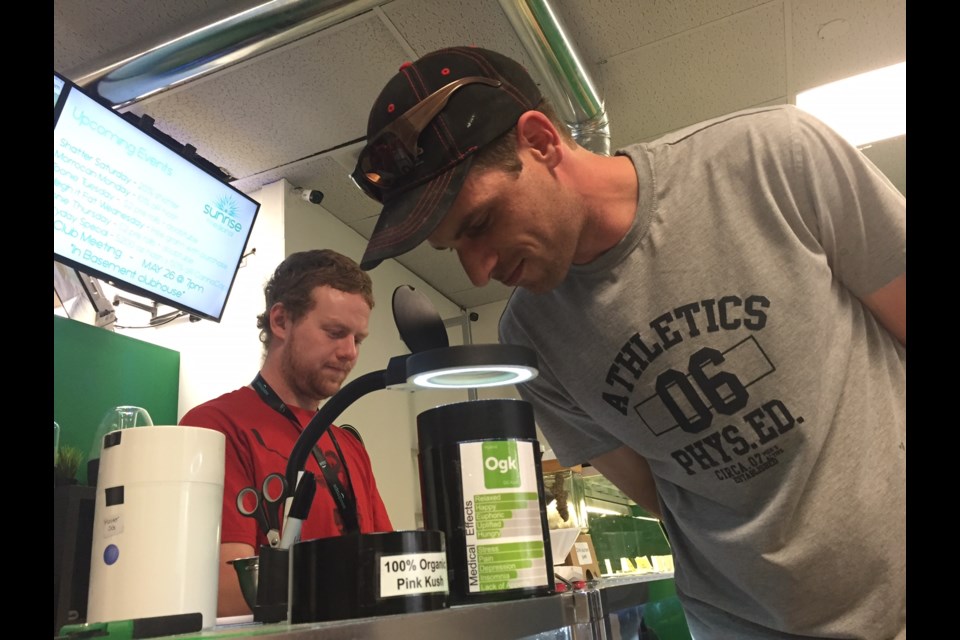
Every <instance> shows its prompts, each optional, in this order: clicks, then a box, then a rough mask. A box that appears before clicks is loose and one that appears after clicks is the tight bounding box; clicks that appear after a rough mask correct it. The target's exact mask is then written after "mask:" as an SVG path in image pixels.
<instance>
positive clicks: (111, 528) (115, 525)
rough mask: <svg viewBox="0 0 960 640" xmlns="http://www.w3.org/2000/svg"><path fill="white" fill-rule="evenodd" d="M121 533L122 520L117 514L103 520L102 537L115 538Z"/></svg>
mask: <svg viewBox="0 0 960 640" xmlns="http://www.w3.org/2000/svg"><path fill="white" fill-rule="evenodd" d="M121 533H123V518H122V517H121V515H120V514H119V513H118V514H117V515H115V516H110V517H108V518H104V519H103V537H104V538H109V537H110V536H117V535H120V534H121Z"/></svg>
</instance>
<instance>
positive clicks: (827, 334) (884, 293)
mask: <svg viewBox="0 0 960 640" xmlns="http://www.w3.org/2000/svg"><path fill="white" fill-rule="evenodd" d="M368 134H369V136H368V143H367V146H366V148H365V149H364V151H363V152H362V153H361V156H360V160H359V162H358V165H357V170H356V171H355V172H354V179H355V181H356V182H357V183H358V184H359V185H360V186H361V188H363V189H364V191H365V192H367V194H368V195H370V196H371V197H373V198H375V199H377V200H378V201H380V202H382V203H383V204H384V208H383V211H382V213H381V215H380V220H379V221H378V224H377V227H376V229H375V230H374V233H373V235H372V237H371V239H370V242H369V244H368V247H367V250H366V253H365V255H364V258H363V261H362V266H363V267H364V268H365V269H371V268H373V267H375V266H376V265H377V264H379V262H380V261H381V260H383V259H386V258H389V257H392V256H395V255H399V254H400V253H403V252H405V251H408V250H410V249H412V248H413V247H415V246H416V245H417V244H419V243H421V242H423V241H424V240H428V241H429V242H430V244H431V245H433V246H434V247H436V248H449V249H455V250H456V251H457V253H458V254H459V256H460V260H461V263H462V264H463V267H464V269H465V270H466V272H467V274H468V275H469V276H470V278H471V280H472V281H473V282H474V284H476V285H478V286H482V285H484V284H486V283H487V282H488V281H489V280H490V279H491V278H493V279H496V280H499V281H501V282H503V283H504V284H506V285H508V286H515V287H518V288H517V289H516V290H515V292H514V294H513V296H512V297H511V299H510V301H509V303H508V305H507V308H506V310H505V312H504V314H503V317H502V318H501V322H500V334H501V340H502V341H503V342H508V343H515V344H523V345H527V346H530V347H532V348H533V349H535V350H536V352H537V354H538V358H539V369H540V375H539V377H538V378H536V379H535V380H533V381H531V382H530V383H527V384H525V385H522V386H521V387H520V393H521V395H522V396H523V397H524V398H525V399H527V400H529V401H530V402H531V403H532V404H533V405H534V407H535V410H536V416H537V422H538V424H539V425H540V427H541V429H542V430H543V432H544V434H545V435H546V437H547V439H548V440H549V442H550V444H551V446H552V447H553V449H554V451H555V452H556V454H557V457H558V458H559V460H560V461H561V462H562V463H564V464H568V465H573V464H578V463H582V462H586V461H589V462H590V463H591V464H592V465H593V466H595V467H596V468H597V469H598V470H599V471H600V472H601V473H603V475H604V476H606V477H607V478H608V479H609V480H611V481H612V482H613V483H615V484H616V485H617V486H618V487H620V488H621V489H622V490H623V491H624V492H625V493H626V494H627V495H628V496H630V497H631V498H633V499H634V500H635V501H636V502H637V503H638V504H640V505H641V506H643V507H644V508H645V509H647V510H648V511H650V512H652V513H654V514H656V515H657V516H658V517H660V518H661V519H662V521H663V523H664V525H665V527H666V528H667V531H668V533H669V535H670V542H671V546H672V548H673V552H674V556H675V558H676V585H677V591H678V594H679V595H680V597H681V600H682V602H683V605H684V609H685V612H686V615H687V619H688V622H689V624H690V627H691V630H692V631H693V633H694V635H695V637H697V639H698V640H703V639H704V638H758V639H759V638H771V637H774V638H795V637H809V636H813V637H835V638H865V639H866V638H870V639H873V638H877V639H879V638H894V637H896V638H901V637H902V638H905V637H906V583H905V573H906V569H905V566H906V562H905V536H906V527H905V515H906V312H905V306H906V200H905V199H904V198H903V196H901V195H900V194H899V193H898V192H897V191H896V189H894V188H893V187H892V185H891V184H890V183H889V181H887V180H886V179H885V178H884V177H883V176H882V175H881V174H880V173H879V172H878V171H877V170H876V168H875V167H873V165H872V164H870V163H869V161H867V160H866V159H865V158H864V157H863V156H862V154H860V153H859V152H858V151H857V150H856V149H854V148H852V147H851V146H850V145H848V144H847V143H845V142H844V141H843V140H841V139H840V138H839V137H838V136H837V135H836V134H835V133H834V132H833V131H831V130H830V129H829V128H827V127H826V126H824V125H823V124H822V123H820V122H819V121H817V120H815V119H813V118H812V117H810V116H809V115H807V114H805V113H803V112H802V111H799V110H798V109H796V108H794V107H789V106H780V107H768V108H762V109H755V110H751V111H748V112H741V113H736V114H731V115H728V116H725V117H722V118H717V119H715V120H712V121H709V122H705V123H701V124H698V125H695V126H692V127H689V128H687V129H684V130H683V131H680V132H677V133H674V134H671V135H669V136H666V137H664V138H662V139H660V140H658V141H655V142H651V143H647V144H639V145H633V146H630V147H626V148H624V149H622V150H620V151H618V152H617V154H616V155H614V156H612V157H606V156H600V155H596V154H593V153H591V152H589V151H587V150H585V149H583V148H581V147H579V146H578V145H576V144H575V143H574V142H573V141H572V139H571V138H570V136H569V133H568V132H567V131H566V128H565V127H564V126H563V125H562V124H560V123H559V121H558V120H557V118H556V117H555V116H554V115H553V114H552V112H551V110H550V109H549V107H548V106H546V105H544V104H543V103H542V100H541V97H540V94H539V91H538V90H537V88H536V85H535V83H534V82H533V81H532V80H531V79H530V77H529V75H527V74H526V72H525V71H523V69H522V68H521V67H520V66H519V65H518V64H517V63H515V62H513V61H511V60H509V59H507V58H505V57H503V56H501V55H499V54H496V53H494V52H490V51H486V50H483V49H477V48H453V49H444V50H441V51H437V52H434V53H431V54H427V55H426V56H424V57H423V58H421V59H420V60H418V61H416V62H414V63H412V64H411V65H405V66H404V67H403V68H401V70H400V72H399V73H398V74H397V75H396V76H395V77H394V78H393V79H392V80H390V82H389V83H388V84H387V86H386V87H385V88H384V90H383V92H382V93H381V95H380V97H379V98H378V99H377V101H376V103H375V104H374V106H373V109H372V111H371V114H370V121H369V125H368Z"/></svg>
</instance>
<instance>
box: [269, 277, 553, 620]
mask: <svg viewBox="0 0 960 640" xmlns="http://www.w3.org/2000/svg"><path fill="white" fill-rule="evenodd" d="M393 314H394V320H395V322H396V324H397V329H398V330H399V332H400V336H401V338H402V339H403V341H404V343H405V344H406V345H407V347H408V348H409V349H410V351H411V353H409V354H406V355H401V356H395V357H393V358H390V360H389V361H388V363H387V368H386V369H382V370H380V371H373V372H370V373H367V374H364V375H362V376H360V377H359V378H357V379H355V380H353V381H351V382H350V383H349V384H347V385H345V386H344V387H343V388H342V389H341V390H340V391H339V392H338V393H337V394H335V395H334V396H333V397H331V398H330V399H329V400H327V402H326V403H325V404H324V405H323V406H322V407H321V408H320V410H319V411H318V412H317V413H316V415H315V416H314V417H313V419H311V420H310V422H309V423H308V424H307V425H306V427H305V428H304V430H303V431H302V432H301V434H300V437H299V438H298V439H297V441H296V443H295V444H294V446H293V450H292V451H291V454H290V457H289V460H288V463H287V469H286V477H287V483H288V485H289V486H290V487H291V488H293V487H297V481H298V479H299V476H300V474H301V472H302V471H304V467H305V465H306V461H307V458H308V456H309V455H310V452H311V450H312V449H313V447H314V446H315V445H316V444H317V442H318V441H319V440H320V438H321V437H322V436H323V434H324V433H325V432H326V431H327V429H328V428H329V425H331V424H333V423H334V422H335V421H336V419H337V417H338V416H339V415H340V414H341V413H342V412H343V411H344V410H345V409H347V407H349V406H350V405H351V404H353V403H354V402H356V401H357V400H358V399H360V398H361V397H363V396H365V395H366V394H368V393H371V392H373V391H378V390H380V389H401V390H407V391H411V390H415V389H417V388H433V389H469V388H476V387H491V386H496V385H504V384H518V383H521V382H524V381H527V380H530V379H532V378H533V377H535V376H536V375H537V358H536V354H535V353H534V352H533V351H532V350H530V349H528V348H526V347H519V346H515V345H500V344H484V345H463V346H454V347H451V346H449V343H448V340H447V331H446V328H445V327H444V325H443V321H442V320H441V319H440V316H439V314H437V312H436V310H435V309H434V307H433V305H432V304H431V303H430V301H429V300H428V299H427V298H426V296H425V295H423V294H422V293H420V292H417V291H415V290H414V289H413V287H410V286H401V287H398V288H397V289H396V291H394V295H393ZM463 404H469V405H472V404H473V403H463ZM481 404H483V403H481ZM530 423H531V425H532V416H531V417H530ZM291 490H292V489H291ZM293 495H294V497H293V500H292V501H291V502H290V503H289V504H288V509H287V511H288V512H289V513H299V512H304V511H305V510H306V509H308V508H309V501H310V500H312V496H310V495H309V493H306V492H298V491H294V494H293ZM304 495H305V496H307V497H306V498H303V499H301V496H304ZM298 501H300V502H303V504H298ZM444 540H445V533H444V532H443V531H441V530H438V529H437V528H436V527H432V528H428V529H424V530H415V531H395V532H389V533H372V534H363V533H360V534H355V535H345V536H337V537H333V538H323V539H318V540H306V541H303V542H295V543H293V544H291V545H290V546H289V549H290V561H289V564H288V565H287V566H289V571H290V572H291V575H290V580H289V582H288V585H289V586H288V592H287V601H288V607H289V608H288V619H289V620H290V621H291V622H294V623H297V622H314V621H322V620H330V619H341V618H344V617H347V618H349V617H363V616H369V615H387V614H394V613H409V612H412V611H425V610H431V609H435V608H441V607H446V606H447V601H448V598H447V594H448V589H447V586H446V585H447V582H446V581H447V580H448V577H447V573H446V563H447V554H446V553H445V552H444V545H445V544H446V543H445V542H444ZM268 555H269V552H268ZM284 555H285V552H284ZM378 558H379V559H380V560H377V559H378ZM285 560H286V558H285V557H284V558H283V559H282V561H285ZM414 563H416V564H414ZM423 563H426V565H424V564H423ZM393 565H396V567H398V568H399V569H400V570H401V577H400V578H399V580H398V579H397V576H396V575H395V574H391V575H387V577H386V578H385V577H384V574H382V573H381V572H384V571H386V572H387V573H389V572H390V571H391V567H392V566H393ZM414 566H416V567H418V568H421V569H422V567H423V566H430V567H437V569H436V570H437V572H438V573H436V574H432V575H436V576H440V577H438V578H436V579H437V580H440V581H442V582H443V586H442V588H441V587H436V588H432V587H431V588H430V589H426V588H425V589H424V591H423V592H420V591H419V585H420V580H419V579H418V578H415V579H410V580H405V579H403V577H402V571H403V570H404V567H406V569H405V570H406V571H413V567H414ZM441 567H442V568H441ZM262 571H263V567H262V566H261V580H263V576H262ZM431 571H433V569H431ZM321 573H322V575H324V576H330V575H333V574H336V575H337V576H338V578H337V580H338V585H339V586H338V587H337V588H333V587H326V586H323V585H324V584H326V583H325V581H324V580H320V579H319V578H318V576H319V575H320V574H321ZM427 582H429V580H428V579H427V578H424V583H425V584H426V583H427ZM354 583H355V584H354ZM377 584H379V591H378V592H377V593H376V594H373V593H371V590H372V589H373V586H375V585H377ZM410 584H416V585H417V589H415V590H414V592H410V593H409V595H406V594H405V593H404V590H405V589H407V588H408V587H409V585H410ZM551 584H552V582H551ZM391 589H396V590H397V593H393V592H392V591H390V590H391ZM385 590H386V591H389V593H386V592H385ZM438 591H442V592H438ZM394 596H397V597H394ZM399 596H404V597H399Z"/></svg>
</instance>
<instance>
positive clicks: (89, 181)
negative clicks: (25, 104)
mask: <svg viewBox="0 0 960 640" xmlns="http://www.w3.org/2000/svg"><path fill="white" fill-rule="evenodd" d="M53 103H54V111H53V259H54V260H55V261H58V262H62V263H64V264H66V265H68V266H71V267H73V268H74V269H77V270H78V271H81V272H83V273H87V274H89V275H92V276H94V277H96V278H99V279H101V280H104V281H106V282H109V283H110V284H112V285H113V286H115V287H117V288H119V289H123V290H125V291H129V292H132V293H135V294H138V295H142V296H146V297H148V298H150V299H152V300H155V301H156V302H158V303H161V304H166V305H169V306H171V307H174V308H176V309H180V310H182V311H185V312H187V313H190V314H193V315H196V316H199V317H202V318H207V319H210V320H214V321H216V322H219V321H220V319H221V317H222V316H223V310H224V307H225V306H226V303H227V298H228V296H229V295H230V289H231V288H232V286H233V281H234V278H235V277H236V274H237V269H238V268H239V266H240V260H241V259H242V258H243V253H244V249H245V248H246V245H247V241H248V240H249V238H250V231H251V229H252V228H253V223H254V221H255V220H256V218H257V213H258V212H259V209H260V204H259V203H258V202H257V201H256V200H254V199H252V198H250V197H249V196H247V195H245V194H244V193H243V192H241V191H239V190H237V189H236V188H234V187H233V186H231V185H230V184H229V183H227V182H226V181H224V180H223V179H222V178H219V177H216V176H214V175H212V174H211V173H208V172H207V171H206V170H204V169H202V168H201V167H200V166H199V165H198V164H196V163H194V162H191V161H190V160H187V159H186V158H185V157H184V156H182V155H180V154H179V153H177V152H175V151H173V150H172V149H171V148H169V147H167V146H165V145H164V144H162V143H160V142H159V141H157V140H156V139H154V138H153V137H151V136H150V135H149V134H147V133H145V132H144V131H142V130H141V129H139V128H138V127H137V126H136V125H134V124H133V123H131V122H129V121H128V120H126V119H125V118H124V117H123V116H121V115H120V114H119V113H116V112H115V111H113V110H112V109H110V108H109V107H107V106H105V105H103V104H101V103H100V102H98V101H96V100H94V99H93V98H91V97H90V96H88V95H87V94H86V93H84V92H83V91H82V90H81V89H80V88H79V87H77V86H76V85H74V84H73V83H72V82H70V81H69V80H68V79H67V78H65V77H63V76H62V75H59V74H57V73H56V72H54V76H53Z"/></svg>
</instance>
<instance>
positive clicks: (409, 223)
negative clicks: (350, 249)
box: [360, 156, 473, 271]
mask: <svg viewBox="0 0 960 640" xmlns="http://www.w3.org/2000/svg"><path fill="white" fill-rule="evenodd" d="M472 163H473V156H468V157H467V158H466V159H465V160H463V162H460V163H458V164H456V165H454V166H453V168H452V169H450V170H449V171H445V172H444V173H442V174H440V175H439V176H437V177H436V178H434V179H433V180H431V181H430V182H426V183H424V184H422V185H419V186H417V187H414V188H413V189H410V190H409V191H404V192H403V193H400V194H398V195H397V196H395V197H392V198H391V197H388V198H387V199H386V201H385V202H384V205H383V210H382V211H381V212H380V218H379V219H378V220H377V226H376V227H374V229H373V235H371V236H370V241H369V242H368V243H367V249H366V251H364V253H363V259H362V260H361V261H360V268H361V269H363V270H364V271H369V270H371V269H373V268H374V267H376V266H377V265H379V264H380V263H381V262H383V261H384V260H386V259H387V258H393V257H395V256H398V255H400V254H403V253H406V252H407V251H410V250H411V249H413V248H415V247H416V246H417V245H418V244H420V243H421V242H423V241H424V240H426V239H427V237H428V236H429V235H430V234H431V233H433V230H434V229H436V228H437V225H438V224H440V221H441V220H443V217H444V216H445V215H447V211H448V210H449V209H450V206H451V205H453V201H454V200H456V199H457V195H458V194H459V193H460V188H461V187H462V186H463V182H464V180H466V178H467V172H468V171H469V170H470V165H471V164H472Z"/></svg>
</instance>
